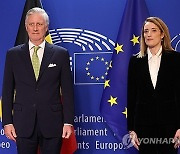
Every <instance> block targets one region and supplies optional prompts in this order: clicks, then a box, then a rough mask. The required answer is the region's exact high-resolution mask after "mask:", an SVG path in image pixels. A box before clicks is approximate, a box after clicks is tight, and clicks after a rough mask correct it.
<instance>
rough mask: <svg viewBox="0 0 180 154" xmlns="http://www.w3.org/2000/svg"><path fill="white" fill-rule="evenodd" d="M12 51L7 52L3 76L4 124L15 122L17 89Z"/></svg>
mask: <svg viewBox="0 0 180 154" xmlns="http://www.w3.org/2000/svg"><path fill="white" fill-rule="evenodd" d="M12 56H13V55H12V53H11V52H7V54H6V60H5V67H4V78H3V89H2V125H3V126H4V125H7V124H13V119H12V110H13V98H14V91H15V84H14V83H15V82H14V75H13V65H12V63H13V61H12Z"/></svg>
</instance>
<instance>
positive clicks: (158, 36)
mask: <svg viewBox="0 0 180 154" xmlns="http://www.w3.org/2000/svg"><path fill="white" fill-rule="evenodd" d="M163 37H164V34H163V33H162V32H161V31H160V29H159V28H158V26H156V25H155V24H154V23H152V22H147V23H146V24H145V25H144V39H145V43H146V45H147V46H148V47H149V48H150V49H151V48H156V47H160V46H161V40H162V38H163Z"/></svg>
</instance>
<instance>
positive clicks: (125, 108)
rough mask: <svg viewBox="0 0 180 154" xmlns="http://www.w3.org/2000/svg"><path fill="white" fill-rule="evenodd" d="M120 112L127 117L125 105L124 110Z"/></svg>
mask: <svg viewBox="0 0 180 154" xmlns="http://www.w3.org/2000/svg"><path fill="white" fill-rule="evenodd" d="M122 114H124V115H125V116H126V118H127V107H125V111H124V112H122Z"/></svg>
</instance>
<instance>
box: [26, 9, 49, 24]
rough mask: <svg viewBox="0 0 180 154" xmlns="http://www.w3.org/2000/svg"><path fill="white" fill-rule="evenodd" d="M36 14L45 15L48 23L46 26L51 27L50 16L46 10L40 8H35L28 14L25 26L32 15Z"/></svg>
mask: <svg viewBox="0 0 180 154" xmlns="http://www.w3.org/2000/svg"><path fill="white" fill-rule="evenodd" d="M34 13H40V14H42V15H43V17H44V19H45V21H46V24H47V25H49V16H48V14H47V13H46V11H45V10H44V9H41V8H39V7H34V8H32V9H30V10H29V11H28V12H27V14H26V19H25V24H26V22H27V19H28V17H29V16H30V15H32V14H34Z"/></svg>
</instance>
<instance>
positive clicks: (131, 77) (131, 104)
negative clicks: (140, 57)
mask: <svg viewBox="0 0 180 154" xmlns="http://www.w3.org/2000/svg"><path fill="white" fill-rule="evenodd" d="M135 61H136V57H131V59H130V62H129V68H128V88H127V90H128V91H127V111H128V112H127V128H128V131H132V130H134V110H135V102H136V93H137V86H136V81H135V72H136V71H135V68H136V65H135Z"/></svg>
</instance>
